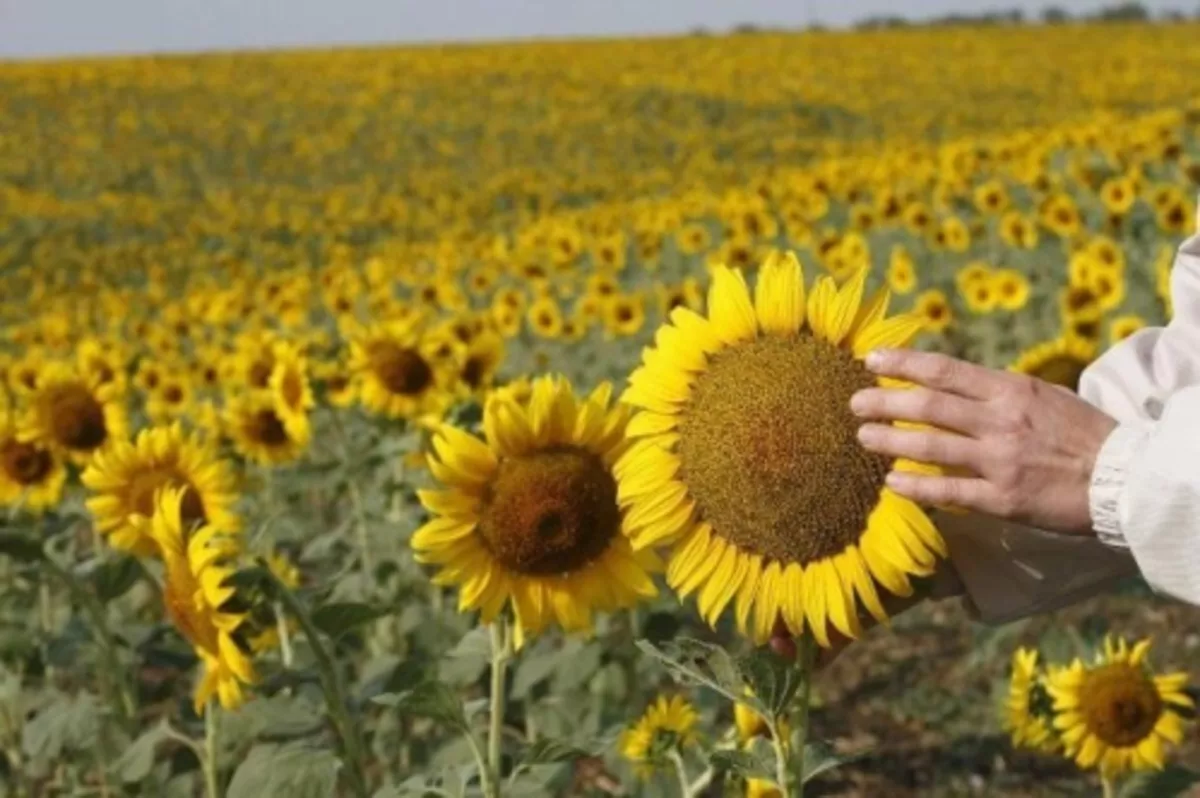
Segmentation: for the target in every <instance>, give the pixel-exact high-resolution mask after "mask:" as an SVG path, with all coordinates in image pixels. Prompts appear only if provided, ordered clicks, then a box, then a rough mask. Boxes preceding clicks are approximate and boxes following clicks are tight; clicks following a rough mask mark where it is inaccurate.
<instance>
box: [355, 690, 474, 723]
mask: <svg viewBox="0 0 1200 798" xmlns="http://www.w3.org/2000/svg"><path fill="white" fill-rule="evenodd" d="M371 700H372V701H373V702H374V703H376V704H379V705H381V706H385V707H391V708H393V709H395V710H396V711H398V712H401V713H403V714H407V715H415V716H417V717H422V718H429V719H431V720H436V721H439V722H441V723H444V724H446V725H447V726H450V727H451V728H453V729H455V730H456V731H459V732H467V731H468V730H469V728H470V727H469V724H468V723H467V716H466V713H465V711H464V710H463V704H462V701H461V700H459V698H458V696H457V695H455V694H454V692H453V691H452V690H451V689H450V688H449V687H447V686H446V685H444V684H442V683H441V682H435V681H430V682H425V683H424V684H422V685H418V686H417V687H414V688H413V689H411V690H405V691H403V692H400V693H382V694H380V695H377V696H375V697H374V698H372V699H371Z"/></svg>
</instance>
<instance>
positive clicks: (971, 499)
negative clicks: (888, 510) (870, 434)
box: [887, 471, 1004, 515]
mask: <svg viewBox="0 0 1200 798" xmlns="http://www.w3.org/2000/svg"><path fill="white" fill-rule="evenodd" d="M887 485H888V487H889V488H891V489H892V490H894V491H896V493H899V494H900V495H901V496H905V497H907V498H909V499H912V500H913V501H915V502H917V503H918V504H926V505H934V506H945V507H961V508H964V509H967V510H975V511H977V512H981V513H987V514H988V515H1004V512H1002V510H1003V508H1002V502H1001V501H1000V499H999V497H998V496H997V495H996V491H995V489H994V488H993V486H992V485H991V484H989V483H988V482H987V481H986V480H983V479H974V478H971V477H935V476H927V475H924V474H909V473H905V472H902V471H893V472H891V473H890V474H888V475H887Z"/></svg>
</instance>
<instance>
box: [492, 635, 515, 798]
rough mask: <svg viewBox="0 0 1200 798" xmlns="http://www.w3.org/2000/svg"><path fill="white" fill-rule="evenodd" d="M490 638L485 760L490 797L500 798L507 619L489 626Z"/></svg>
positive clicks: (509, 638) (508, 641) (508, 651)
mask: <svg viewBox="0 0 1200 798" xmlns="http://www.w3.org/2000/svg"><path fill="white" fill-rule="evenodd" d="M491 635H492V689H491V695H490V699H491V712H490V714H489V716H488V758H487V766H488V770H489V771H491V776H492V778H491V788H492V792H491V793H490V794H489V798H499V796H500V781H501V778H502V776H503V774H502V773H501V772H500V768H501V753H502V752H501V742H502V741H503V736H504V710H505V707H506V706H507V701H506V695H505V687H506V678H505V677H506V676H507V673H508V661H509V659H511V658H512V628H511V626H510V625H509V622H508V619H507V618H505V617H504V616H501V617H500V619H499V620H497V621H496V623H494V624H492V626H491Z"/></svg>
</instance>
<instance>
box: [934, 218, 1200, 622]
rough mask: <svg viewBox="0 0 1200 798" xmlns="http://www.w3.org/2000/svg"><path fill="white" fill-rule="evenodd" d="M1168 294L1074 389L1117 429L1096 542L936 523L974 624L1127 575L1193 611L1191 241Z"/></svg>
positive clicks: (1106, 457)
mask: <svg viewBox="0 0 1200 798" xmlns="http://www.w3.org/2000/svg"><path fill="white" fill-rule="evenodd" d="M1171 297H1172V301H1173V303H1174V307H1175V317H1174V318H1173V319H1172V321H1171V323H1170V324H1168V325H1167V326H1166V327H1160V328H1154V329H1146V330H1142V331H1140V332H1138V333H1135V334H1134V335H1133V336H1131V337H1130V338H1128V339H1127V340H1125V341H1123V342H1121V343H1120V344H1118V345H1117V346H1115V347H1113V348H1112V349H1111V350H1109V351H1108V352H1106V353H1105V354H1104V355H1103V356H1102V357H1101V358H1100V359H1099V360H1097V361H1096V362H1095V363H1094V364H1092V366H1091V367H1090V368H1089V369H1088V370H1087V371H1086V372H1085V373H1084V375H1083V377H1082V379H1081V381H1080V386H1079V394H1080V396H1081V397H1082V398H1083V399H1085V400H1087V401H1088V402H1090V403H1091V404H1093V405H1095V406H1096V407H1098V408H1100V409H1101V410H1103V411H1105V412H1106V413H1108V414H1109V415H1110V416H1112V417H1113V418H1115V419H1116V420H1117V421H1118V422H1119V425H1118V427H1117V428H1116V430H1115V431H1114V432H1113V433H1112V435H1111V436H1110V437H1109V439H1108V440H1107V441H1106V442H1105V444H1104V446H1103V448H1102V449H1101V451H1100V454H1099V456H1098V458H1097V462H1096V468H1095V471H1094V473H1093V476H1092V484H1091V490H1090V492H1089V503H1090V505H1091V512H1092V521H1093V523H1094V525H1095V529H1096V534H1097V536H1096V538H1087V537H1079V536H1065V535H1057V534H1053V533H1049V532H1043V531H1041V530H1037V529H1033V528H1031V527H1024V526H1021V525H1019V524H1012V523H1008V522H1004V521H998V520H995V519H987V518H982V517H980V516H975V515H970V516H950V515H946V514H942V515H940V517H939V518H938V524H939V527H940V528H941V529H942V532H943V534H944V535H945V537H946V541H947V544H948V545H949V548H950V558H951V561H952V563H953V565H954V568H955V570H956V571H958V574H959V576H960V578H961V579H962V581H963V584H964V586H965V588H966V592H967V596H968V598H969V599H970V601H971V602H972V603H973V604H974V605H975V608H976V609H977V610H978V613H979V615H980V618H981V619H982V620H984V621H988V622H992V623H1004V622H1007V621H1009V620H1013V619H1016V618H1020V617H1023V616H1026V615H1032V614H1035V613H1040V612H1048V611H1051V610H1054V609H1058V608H1059V607H1062V606H1065V605H1067V604H1071V603H1074V602H1075V601H1078V600H1080V599H1082V598H1086V597H1087V596H1090V595H1093V594H1095V593H1098V592H1100V591H1102V590H1104V589H1105V588H1107V587H1108V586H1109V585H1110V584H1111V583H1112V582H1113V581H1115V580H1118V579H1121V578H1123V577H1125V576H1127V575H1129V574H1131V573H1134V572H1135V571H1137V570H1140V571H1141V573H1142V576H1143V577H1144V578H1145V579H1146V581H1147V582H1148V583H1149V584H1150V586H1151V587H1152V588H1154V589H1155V590H1156V591H1158V592H1160V593H1163V594H1166V595H1169V596H1173V597H1175V598H1177V599H1179V600H1181V601H1186V602H1188V603H1191V604H1196V605H1200V235H1197V236H1193V237H1192V238H1189V239H1188V240H1187V241H1185V242H1184V243H1183V245H1182V246H1181V247H1180V248H1179V252H1178V254H1177V255H1176V258H1175V265H1174V269H1173V271H1172V276H1171Z"/></svg>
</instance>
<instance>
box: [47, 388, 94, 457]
mask: <svg viewBox="0 0 1200 798" xmlns="http://www.w3.org/2000/svg"><path fill="white" fill-rule="evenodd" d="M46 407H47V409H48V410H49V415H50V418H51V422H52V429H53V435H54V438H55V440H57V441H58V443H60V444H61V445H63V446H65V447H67V448H68V449H73V450H76V451H91V450H93V449H95V448H97V447H98V446H100V444H102V443H104V441H105V440H107V439H108V425H107V423H106V422H105V420H104V408H103V407H102V406H101V405H100V402H98V401H97V400H96V397H94V396H92V393H91V391H89V390H88V389H87V388H85V387H84V386H83V385H76V384H69V385H63V386H61V387H58V388H56V389H54V390H53V392H52V393H51V394H50V396H48V397H47V398H46Z"/></svg>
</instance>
